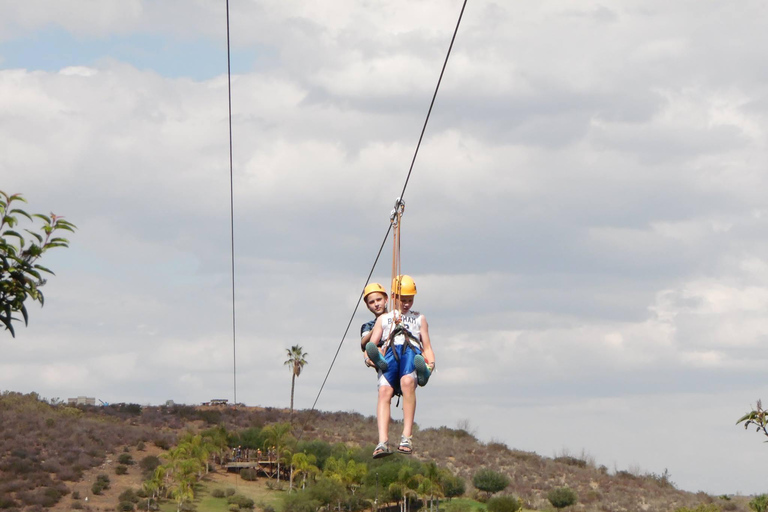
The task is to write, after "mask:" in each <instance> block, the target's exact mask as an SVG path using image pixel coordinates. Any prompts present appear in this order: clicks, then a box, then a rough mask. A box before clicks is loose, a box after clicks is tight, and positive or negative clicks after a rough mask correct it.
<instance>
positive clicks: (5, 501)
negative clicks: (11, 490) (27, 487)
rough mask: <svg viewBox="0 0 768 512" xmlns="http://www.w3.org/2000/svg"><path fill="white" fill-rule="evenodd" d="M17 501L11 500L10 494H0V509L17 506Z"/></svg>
mask: <svg viewBox="0 0 768 512" xmlns="http://www.w3.org/2000/svg"><path fill="white" fill-rule="evenodd" d="M18 506H19V504H18V503H16V502H15V501H13V500H12V499H11V497H10V496H0V510H2V509H6V508H17V507H18Z"/></svg>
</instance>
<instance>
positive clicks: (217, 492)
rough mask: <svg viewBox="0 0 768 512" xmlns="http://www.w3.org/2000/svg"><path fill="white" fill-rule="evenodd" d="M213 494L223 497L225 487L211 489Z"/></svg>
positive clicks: (216, 496) (215, 496)
mask: <svg viewBox="0 0 768 512" xmlns="http://www.w3.org/2000/svg"><path fill="white" fill-rule="evenodd" d="M211 496H213V497H214V498H223V497H224V489H214V490H212V491H211Z"/></svg>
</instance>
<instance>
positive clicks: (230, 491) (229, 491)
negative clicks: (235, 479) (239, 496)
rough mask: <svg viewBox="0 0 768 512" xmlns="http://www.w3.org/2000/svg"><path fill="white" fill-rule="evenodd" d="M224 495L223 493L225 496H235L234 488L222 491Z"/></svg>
mask: <svg viewBox="0 0 768 512" xmlns="http://www.w3.org/2000/svg"><path fill="white" fill-rule="evenodd" d="M224 493H225V494H226V495H227V496H234V494H235V488H234V487H227V490H226V491H224Z"/></svg>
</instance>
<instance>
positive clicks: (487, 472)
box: [472, 469, 510, 498]
mask: <svg viewBox="0 0 768 512" xmlns="http://www.w3.org/2000/svg"><path fill="white" fill-rule="evenodd" d="M472 483H473V484H474V486H475V487H477V488H478V489H479V490H481V491H485V492H486V495H487V497H489V498H490V496H491V494H493V493H496V492H499V491H503V490H504V489H506V488H507V486H508V485H509V484H510V480H509V477H508V476H507V475H505V474H503V473H499V472H497V471H493V470H492V469H481V470H480V471H478V472H477V473H475V476H473V477H472Z"/></svg>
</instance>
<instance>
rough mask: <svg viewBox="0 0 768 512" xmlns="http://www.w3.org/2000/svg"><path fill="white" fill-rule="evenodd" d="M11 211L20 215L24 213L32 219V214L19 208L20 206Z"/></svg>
mask: <svg viewBox="0 0 768 512" xmlns="http://www.w3.org/2000/svg"><path fill="white" fill-rule="evenodd" d="M9 213H10V214H14V213H15V214H18V215H23V216H24V217H26V218H28V219H29V220H32V216H31V215H29V214H28V213H27V212H25V211H24V210H19V209H18V208H14V209H13V210H11V211H10V212H9Z"/></svg>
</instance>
